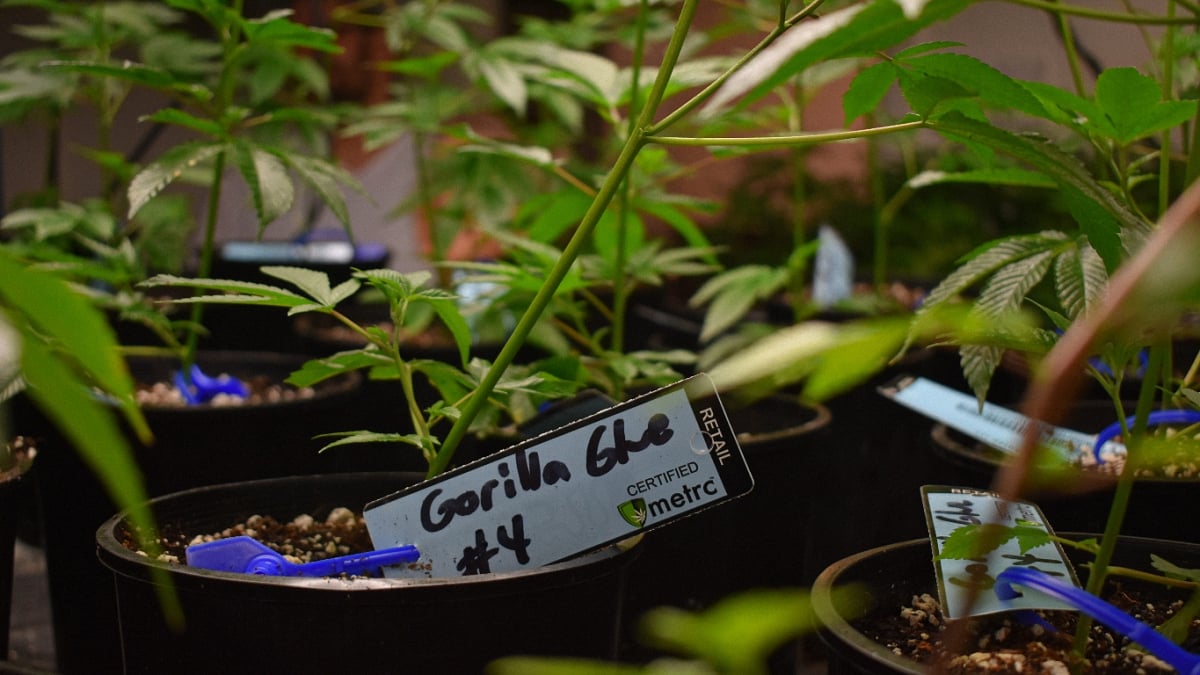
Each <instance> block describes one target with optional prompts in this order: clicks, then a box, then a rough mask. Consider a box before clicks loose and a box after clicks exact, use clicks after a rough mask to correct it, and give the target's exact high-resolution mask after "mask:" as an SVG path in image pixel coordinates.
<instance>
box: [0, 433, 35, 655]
mask: <svg viewBox="0 0 1200 675" xmlns="http://www.w3.org/2000/svg"><path fill="white" fill-rule="evenodd" d="M0 442H6V441H0ZM32 461H33V457H21V458H18V463H17V464H16V466H14V467H12V468H11V469H9V470H8V471H4V472H0V514H3V515H0V606H2V607H3V611H0V661H4V660H6V659H7V658H8V633H9V628H10V626H11V625H12V590H13V572H14V566H13V563H14V560H13V554H14V552H15V547H16V541H17V529H18V526H19V524H20V518H18V514H19V512H20V511H21V509H22V502H23V501H24V500H25V492H26V491H27V489H28V487H29V482H30V481H29V480H28V475H29V469H30V466H31V465H32Z"/></svg>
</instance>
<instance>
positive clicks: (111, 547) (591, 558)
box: [96, 472, 642, 594]
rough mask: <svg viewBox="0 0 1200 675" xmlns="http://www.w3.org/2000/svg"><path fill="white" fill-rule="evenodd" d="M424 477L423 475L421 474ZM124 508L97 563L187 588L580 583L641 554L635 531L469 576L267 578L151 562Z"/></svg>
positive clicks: (245, 485)
mask: <svg viewBox="0 0 1200 675" xmlns="http://www.w3.org/2000/svg"><path fill="white" fill-rule="evenodd" d="M405 475H408V476H421V474H417V473H412V472H363V473H344V474H331V475H327V476H321V475H307V476H288V477H282V478H265V479H260V480H252V481H241V482H237V483H223V484H218V485H212V486H204V487H198V488H191V489H188V490H181V491H179V492H173V493H170V494H166V495H162V496H159V497H155V498H153V499H151V500H149V501H148V502H147V504H149V505H151V507H153V506H154V505H156V504H161V503H163V502H165V501H168V500H173V499H187V498H190V497H199V496H202V494H203V493H205V492H214V491H216V493H217V494H218V495H219V493H220V492H221V491H232V490H235V489H246V490H255V489H261V488H263V487H269V486H270V485H279V484H283V483H287V482H295V481H307V482H315V481H320V480H329V479H333V480H339V481H350V480H354V479H356V478H357V479H362V478H364V477H376V478H378V477H381V476H394V477H398V476H405ZM422 477H423V476H422ZM126 514H127V511H122V512H121V513H118V514H116V515H114V516H112V517H110V518H109V519H108V520H106V521H105V522H104V523H103V524H102V525H100V527H99V528H98V529H97V530H96V543H97V554H98V556H99V558H100V561H101V562H102V563H103V564H104V566H105V567H108V568H109V569H110V570H111V571H112V572H113V573H114V574H118V575H122V576H125V577H128V578H131V579H137V580H148V579H150V578H151V577H153V576H154V575H155V573H156V572H158V573H161V572H165V573H166V574H168V575H169V576H170V577H171V578H172V579H173V581H174V582H175V583H177V584H186V585H190V586H199V587H207V586H217V585H220V586H238V587H242V588H245V587H246V586H247V585H249V586H250V587H252V588H260V589H263V590H264V591H265V590H269V589H272V588H281V589H294V590H296V591H297V592H303V591H321V592H336V593H338V594H345V593H348V592H362V591H371V590H390V591H393V592H395V591H399V590H401V589H413V590H415V589H431V590H432V589H437V588H445V587H448V586H454V587H463V588H464V589H465V588H470V587H476V586H485V585H486V586H487V587H493V586H496V585H501V586H505V585H511V584H519V583H522V582H523V580H525V579H529V578H531V577H539V578H540V577H547V576H550V577H562V578H563V579H564V580H565V582H564V585H571V584H574V583H583V582H584V581H586V580H588V579H591V578H594V577H598V576H603V575H606V574H609V573H611V571H612V570H614V569H616V568H619V567H623V566H625V565H627V564H629V563H630V562H631V561H632V560H633V558H635V557H636V555H637V554H638V553H639V552H640V549H638V547H637V545H638V544H640V543H641V541H642V537H641V535H640V534H635V535H633V536H631V537H630V538H629V539H627V540H625V541H623V542H621V544H618V545H610V546H606V547H603V548H600V549H597V550H593V551H588V552H585V553H582V554H579V555H576V556H573V557H571V558H569V559H567V560H563V561H560V562H556V563H551V564H549V565H544V566H542V567H537V568H532V569H526V570H514V571H510V572H492V573H488V574H480V575H470V576H462V577H429V578H370V577H358V578H354V579H342V578H332V577H287V576H265V575H253V574H238V573H234V572H219V571H216V570H207V569H200V568H194V567H188V566H187V565H186V564H184V563H170V562H166V561H161V560H155V559H152V558H149V557H147V556H146V555H144V554H139V553H137V552H135V551H132V550H130V549H129V548H127V547H126V546H125V545H124V544H122V543H121V537H120V536H119V533H121V532H122V530H123V529H124V527H125V525H126V523H125V516H126Z"/></svg>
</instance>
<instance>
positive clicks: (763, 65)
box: [704, 0, 970, 114]
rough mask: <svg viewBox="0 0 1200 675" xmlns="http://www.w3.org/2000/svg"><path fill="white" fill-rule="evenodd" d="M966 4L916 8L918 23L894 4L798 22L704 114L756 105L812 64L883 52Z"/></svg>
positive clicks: (937, 1) (936, 0)
mask: <svg viewBox="0 0 1200 675" xmlns="http://www.w3.org/2000/svg"><path fill="white" fill-rule="evenodd" d="M918 4H919V3H918ZM969 4H970V3H969V2H965V1H964V0H932V2H929V3H926V4H925V5H924V6H923V7H922V8H921V14H920V16H919V17H915V18H913V17H909V16H906V14H905V10H904V8H903V7H901V5H900V4H899V3H897V2H895V1H894V0H878V1H875V2H868V3H864V4H858V5H852V6H849V7H844V8H841V9H836V10H834V11H832V12H828V13H826V14H823V15H822V16H821V18H820V19H819V20H816V21H810V22H802V23H801V24H799V26H797V27H795V28H792V29H791V30H789V31H788V33H785V34H784V36H783V37H782V38H780V39H779V40H776V42H775V44H773V45H772V46H771V48H769V49H766V50H763V52H762V53H760V54H759V55H758V56H757V57H756V58H755V59H753V61H752V62H751V63H750V64H747V66H746V67H745V68H743V69H742V70H741V71H739V72H738V73H737V76H736V77H734V78H730V79H729V80H728V81H727V82H726V84H725V86H723V87H722V88H721V90H720V91H718V93H717V94H716V95H715V96H713V99H712V101H710V103H709V104H708V105H706V107H705V108H704V112H705V113H706V114H711V113H712V112H714V111H716V110H718V109H720V108H723V107H725V106H727V105H728V104H729V103H731V102H733V101H735V100H736V101H738V105H746V104H748V103H751V102H753V101H756V100H758V99H760V98H762V97H763V96H765V95H766V94H767V93H768V92H770V91H772V90H774V89H775V88H776V87H778V86H779V85H781V84H783V83H785V82H787V81H788V80H789V79H791V78H792V77H793V76H795V75H796V74H797V73H800V72H803V71H804V70H805V69H806V68H808V67H809V66H811V65H812V64H815V63H818V62H821V61H828V60H830V59H834V58H841V57H848V56H855V55H859V54H871V53H874V52H877V51H882V50H886V49H888V48H890V47H893V46H895V45H897V44H900V43H902V42H903V41H905V40H907V39H908V38H910V37H912V36H913V35H915V34H916V33H917V32H918V31H920V30H921V29H922V28H924V27H926V26H929V25H931V24H933V23H935V22H937V21H942V20H945V19H948V18H950V17H951V16H953V15H955V14H957V13H958V12H959V11H961V10H962V9H963V8H964V7H966V6H967V5H969ZM793 31H795V33H793Z"/></svg>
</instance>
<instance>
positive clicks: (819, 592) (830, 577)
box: [810, 532, 1200, 675]
mask: <svg viewBox="0 0 1200 675" xmlns="http://www.w3.org/2000/svg"><path fill="white" fill-rule="evenodd" d="M1057 535H1058V536H1060V537H1064V538H1068V539H1076V540H1080V541H1082V540H1084V539H1087V538H1094V537H1098V536H1101V535H1098V534H1096V533H1088V532H1059V533H1057ZM1163 546H1166V547H1184V549H1186V550H1195V551H1198V552H1200V544H1196V543H1194V542H1188V541H1176V540H1172V539H1165V538H1158V537H1138V536H1132V535H1119V537H1118V549H1126V548H1134V547H1151V548H1159V547H1163ZM910 548H913V549H915V548H921V549H923V550H925V551H927V552H928V554H929V558H930V560H931V561H932V559H933V550H932V546H931V545H930V542H929V538H928V537H921V538H917V539H909V540H906V541H900V542H895V543H892V544H885V545H883V546H877V547H875V548H871V549H867V550H864V551H859V552H858V553H854V554H852V555H849V556H847V557H845V558H842V559H841V560H838V561H836V562H834V563H831V564H830V565H829V566H828V567H826V568H825V569H824V570H822V571H821V573H820V574H819V575H817V578H816V580H815V581H814V582H813V584H812V587H811V589H810V593H811V595H810V597H811V602H812V607H813V613H814V614H815V615H816V617H817V622H818V625H819V626H820V628H819V630H820V631H821V632H822V633H825V634H832V635H835V636H836V639H837V640H839V641H841V642H844V643H846V644H847V645H849V647H850V648H851V649H852V650H854V652H855V655H856V656H857V657H858V659H859V660H860V661H864V660H865V661H870V662H871V663H872V664H874V665H877V666H880V667H882V668H887V669H890V670H892V671H894V672H901V673H907V674H911V675H920V674H922V673H926V672H928V670H927V669H926V668H925V667H924V666H923V665H922V664H920V663H917V662H916V661H911V660H909V659H907V658H904V657H903V656H899V655H897V654H895V653H893V652H891V651H890V650H888V649H887V648H886V647H884V646H883V645H881V644H879V643H878V642H876V641H874V640H872V639H871V638H869V637H867V636H866V635H864V634H863V633H862V632H860V631H859V630H858V629H856V628H854V626H852V625H850V622H848V621H847V620H846V619H845V618H844V617H843V616H842V614H841V612H840V611H838V608H837V607H836V606H835V604H834V602H833V595H832V594H833V590H834V588H835V586H836V585H837V583H838V577H839V576H840V575H841V574H842V573H843V572H845V571H846V570H847V569H848V568H851V567H853V566H855V565H857V564H858V563H860V562H862V561H864V560H866V559H869V558H871V557H874V556H876V555H881V554H887V553H891V552H894V551H899V550H902V549H910ZM913 555H916V553H914V554H913ZM932 573H933V570H932V569H931V570H930V574H932ZM830 648H831V649H834V647H833V646H832V645H831V646H830Z"/></svg>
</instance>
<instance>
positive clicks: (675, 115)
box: [646, 0, 825, 136]
mask: <svg viewBox="0 0 1200 675" xmlns="http://www.w3.org/2000/svg"><path fill="white" fill-rule="evenodd" d="M824 2H825V0H813V2H810V3H809V4H808V5H805V6H804V7H803V8H801V10H800V11H799V12H797V13H796V14H795V16H792V17H791V18H789V19H787V20H782V16H781V21H780V23H779V25H777V26H775V28H774V29H773V30H772V31H771V32H770V33H767V35H766V36H765V37H763V39H762V40H760V41H759V43H758V44H756V45H754V47H753V48H751V49H750V50H749V51H748V52H746V53H745V54H743V55H742V56H741V58H739V59H738V60H737V62H736V63H734V64H733V65H732V66H731V67H730V68H729V70H727V71H725V72H724V73H721V75H720V76H719V77H717V79H715V80H713V81H712V82H711V83H710V84H709V85H708V86H707V87H705V88H704V89H701V90H700V91H699V92H698V93H697V94H696V95H695V96H693V97H692V98H690V99H688V100H687V101H685V102H684V103H683V104H682V105H680V106H679V107H678V108H676V109H675V110H674V111H672V112H671V113H670V114H668V115H667V116H666V117H664V118H663V119H662V120H660V121H659V122H658V123H657V124H654V125H653V126H651V127H650V128H648V129H647V130H646V134H647V135H648V136H653V135H656V134H658V133H659V132H661V131H662V130H664V129H668V128H670V127H671V125H673V124H675V123H676V122H678V121H679V120H680V119H682V118H683V117H684V116H686V115H687V114H688V113H690V112H691V111H692V110H694V109H695V108H696V106H698V105H700V104H701V103H704V102H705V101H707V100H708V99H709V98H710V97H712V95H713V94H715V93H717V90H719V89H720V88H721V86H722V85H724V84H725V81H726V80H728V79H729V78H730V77H733V75H734V73H736V72H737V71H738V70H740V69H741V68H742V66H744V65H746V64H747V63H749V62H750V61H751V60H752V59H754V57H756V56H758V54H759V52H761V51H762V50H764V49H766V48H767V47H769V46H771V43H772V42H774V41H775V40H776V39H777V38H779V36H780V35H783V34H784V32H786V31H787V29H789V28H791V27H792V26H794V25H796V23H798V22H799V21H801V20H802V19H805V18H807V17H808V16H810V15H812V14H813V13H814V12H816V11H817V8H818V7H820V6H821V5H822V4H823V3H824ZM672 39H673V38H672ZM676 57H678V55H676Z"/></svg>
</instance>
